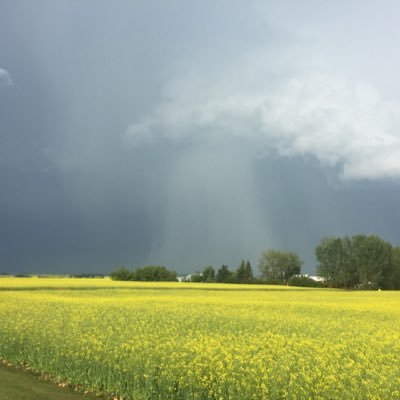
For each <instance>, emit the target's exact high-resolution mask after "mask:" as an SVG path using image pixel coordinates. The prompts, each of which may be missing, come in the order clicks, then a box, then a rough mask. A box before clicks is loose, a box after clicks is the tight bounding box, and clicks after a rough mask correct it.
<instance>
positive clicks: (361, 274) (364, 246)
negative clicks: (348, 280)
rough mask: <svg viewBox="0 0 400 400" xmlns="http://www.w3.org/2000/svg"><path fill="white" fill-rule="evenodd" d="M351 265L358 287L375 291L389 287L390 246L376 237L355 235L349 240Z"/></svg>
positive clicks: (391, 263)
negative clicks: (356, 277)
mask: <svg viewBox="0 0 400 400" xmlns="http://www.w3.org/2000/svg"><path fill="white" fill-rule="evenodd" d="M351 242H352V251H351V263H352V264H353V265H354V267H355V270H356V271H357V275H358V284H357V286H358V287H361V288H364V289H377V288H385V287H387V286H389V282H388V281H387V279H388V278H389V276H390V274H391V270H392V269H393V253H392V245H391V244H390V243H389V242H386V241H385V240H383V239H381V238H380V237H379V236H377V235H369V236H367V235H356V236H353V237H352V238H351Z"/></svg>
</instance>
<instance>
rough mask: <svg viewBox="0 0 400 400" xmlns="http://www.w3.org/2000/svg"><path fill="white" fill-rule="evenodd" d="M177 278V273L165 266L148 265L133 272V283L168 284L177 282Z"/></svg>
mask: <svg viewBox="0 0 400 400" xmlns="http://www.w3.org/2000/svg"><path fill="white" fill-rule="evenodd" d="M176 277H177V275H176V272H175V271H171V270H169V269H167V268H166V267H164V266H163V265H148V266H146V267H142V268H137V269H136V270H135V271H133V272H132V280H133V281H146V282H168V281H176Z"/></svg>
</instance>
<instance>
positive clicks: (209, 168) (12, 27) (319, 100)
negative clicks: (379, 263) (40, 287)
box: [0, 0, 400, 273]
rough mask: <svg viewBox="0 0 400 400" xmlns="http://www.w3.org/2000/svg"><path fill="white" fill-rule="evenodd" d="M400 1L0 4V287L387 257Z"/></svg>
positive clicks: (398, 132) (394, 199) (395, 173)
mask: <svg viewBox="0 0 400 400" xmlns="http://www.w3.org/2000/svg"><path fill="white" fill-rule="evenodd" d="M399 20H400V3H399V2H398V1H397V0H393V1H390V0H385V1H384V2H382V1H377V0H376V1H368V0H363V1H361V0H360V1H351V0H346V1H345V0H343V1H342V0H340V1H335V2H333V1H330V2H328V1H321V0H316V1H301V2H300V1H295V0H293V1H281V0H279V1H278V0H277V1H265V0H263V1H218V0H217V1H216V0H210V1H208V0H203V1H190V2H188V1H183V0H181V1H178V0H176V1H161V0H158V1H155V0H154V1H151V0H143V1H121V0H118V1H113V2H110V1H105V0H104V1H98V0H96V1H95V0H92V1H89V0H68V1H66V0H65V1H62V0H58V1H54V0H48V1H45V0H37V1H31V0H25V1H23V0H9V1H8V0H0V272H1V271H8V272H32V273H33V272H36V273H56V272H62V273H67V272H109V271H112V270H113V269H115V267H116V266H118V265H125V266H126V267H129V268H133V267H137V266H142V265H145V264H163V265H166V266H167V267H170V268H174V269H176V270H177V271H178V272H179V273H183V272H191V271H193V270H196V269H199V270H200V269H202V268H203V267H204V266H206V265H209V264H211V265H214V266H215V267H217V268H218V267H219V266H220V265H221V264H222V263H226V264H228V265H229V266H230V267H231V268H232V269H236V268H237V266H238V265H239V264H240V261H241V259H249V260H250V261H251V262H252V265H253V267H254V269H255V270H257V265H258V259H259V257H260V255H261V252H262V251H263V250H265V249H268V248H274V249H282V250H292V251H296V252H298V254H299V255H300V257H301V258H302V259H303V260H304V267H303V271H304V272H308V273H313V272H314V271H315V265H316V261H315V258H314V248H315V246H316V245H317V244H318V243H319V241H320V239H321V237H323V236H332V235H336V236H338V235H340V236H342V235H353V234H356V233H366V234H372V233H375V234H378V235H380V236H381V237H383V238H384V239H386V240H388V241H390V242H392V243H393V244H396V245H399V244H400V228H399V227H400V208H399V204H400V185H399V183H400V78H399V71H400V56H399V52H398V49H399V48H400V30H399V29H398V22H399Z"/></svg>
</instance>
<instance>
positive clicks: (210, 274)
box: [201, 265, 215, 282]
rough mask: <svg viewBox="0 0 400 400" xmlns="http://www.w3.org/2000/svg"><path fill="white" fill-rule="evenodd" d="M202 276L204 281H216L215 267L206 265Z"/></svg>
mask: <svg viewBox="0 0 400 400" xmlns="http://www.w3.org/2000/svg"><path fill="white" fill-rule="evenodd" d="M201 276H202V282H215V270H214V267H212V266H211V265H209V266H208V267H205V268H204V270H203V273H202V275H201Z"/></svg>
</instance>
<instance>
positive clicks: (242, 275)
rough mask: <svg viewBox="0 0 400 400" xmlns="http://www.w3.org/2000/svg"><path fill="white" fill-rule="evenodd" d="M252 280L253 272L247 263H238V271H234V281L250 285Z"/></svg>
mask: <svg viewBox="0 0 400 400" xmlns="http://www.w3.org/2000/svg"><path fill="white" fill-rule="evenodd" d="M252 280H253V270H252V269H251V265H250V262H249V261H246V262H245V261H244V260H242V262H241V263H240V265H239V267H238V269H237V270H236V281H237V282H238V283H250V282H251V281H252Z"/></svg>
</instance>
